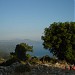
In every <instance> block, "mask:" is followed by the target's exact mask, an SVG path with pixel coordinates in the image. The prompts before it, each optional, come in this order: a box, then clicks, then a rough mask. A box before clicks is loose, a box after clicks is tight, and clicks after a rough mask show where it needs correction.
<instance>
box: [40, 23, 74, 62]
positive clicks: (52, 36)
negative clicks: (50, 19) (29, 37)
mask: <svg viewBox="0 0 75 75" xmlns="http://www.w3.org/2000/svg"><path fill="white" fill-rule="evenodd" d="M41 38H42V40H43V46H44V48H45V49H48V50H49V51H50V52H51V53H52V54H53V55H55V56H56V57H57V58H58V59H60V60H66V61H68V62H75V22H64V23H62V22H54V23H52V24H51V25H50V26H49V27H48V28H45V30H44V35H43V36H42V37H41Z"/></svg>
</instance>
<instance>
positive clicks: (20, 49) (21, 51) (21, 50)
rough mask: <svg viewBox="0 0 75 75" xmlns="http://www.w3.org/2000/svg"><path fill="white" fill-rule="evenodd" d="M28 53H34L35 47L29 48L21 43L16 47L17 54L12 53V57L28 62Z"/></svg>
mask: <svg viewBox="0 0 75 75" xmlns="http://www.w3.org/2000/svg"><path fill="white" fill-rule="evenodd" d="M28 51H30V52H32V51H33V46H29V45H28V44H26V43H20V44H18V45H16V48H15V53H13V52H12V53H11V55H14V56H16V57H17V58H19V59H21V60H26V52H28Z"/></svg>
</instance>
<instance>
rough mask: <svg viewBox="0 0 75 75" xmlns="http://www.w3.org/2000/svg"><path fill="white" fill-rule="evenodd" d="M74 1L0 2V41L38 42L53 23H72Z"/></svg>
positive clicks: (30, 0)
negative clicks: (28, 40)
mask: <svg viewBox="0 0 75 75" xmlns="http://www.w3.org/2000/svg"><path fill="white" fill-rule="evenodd" d="M74 7H75V6H74V0H0V40H9V39H17V38H18V39H19V38H20V39H32V40H40V39H41V36H42V35H43V31H44V28H45V27H48V26H49V25H50V24H51V23H53V22H65V21H74V19H75V18H74V9H75V8H74Z"/></svg>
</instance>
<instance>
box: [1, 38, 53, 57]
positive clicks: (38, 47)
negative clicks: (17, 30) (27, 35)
mask: <svg viewBox="0 0 75 75" xmlns="http://www.w3.org/2000/svg"><path fill="white" fill-rule="evenodd" d="M19 43H27V44H28V45H31V46H33V53H29V54H31V55H33V56H43V55H50V56H52V54H51V53H50V52H49V51H48V50H44V48H43V45H42V41H33V40H29V39H24V40H21V39H18V40H17V39H14V40H0V52H1V51H3V52H5V53H10V52H14V51H15V47H16V45H17V44H19Z"/></svg>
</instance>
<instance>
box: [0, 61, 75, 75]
mask: <svg viewBox="0 0 75 75" xmlns="http://www.w3.org/2000/svg"><path fill="white" fill-rule="evenodd" d="M27 65H28V67H29V68H28V67H27ZM18 66H24V67H18ZM16 67H17V68H16ZM27 68H28V69H27ZM16 69H17V70H16ZM0 75H75V70H68V69H64V68H58V67H56V66H53V65H49V64H36V65H31V64H30V63H27V64H21V63H19V62H15V63H13V64H12V65H10V66H0Z"/></svg>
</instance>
